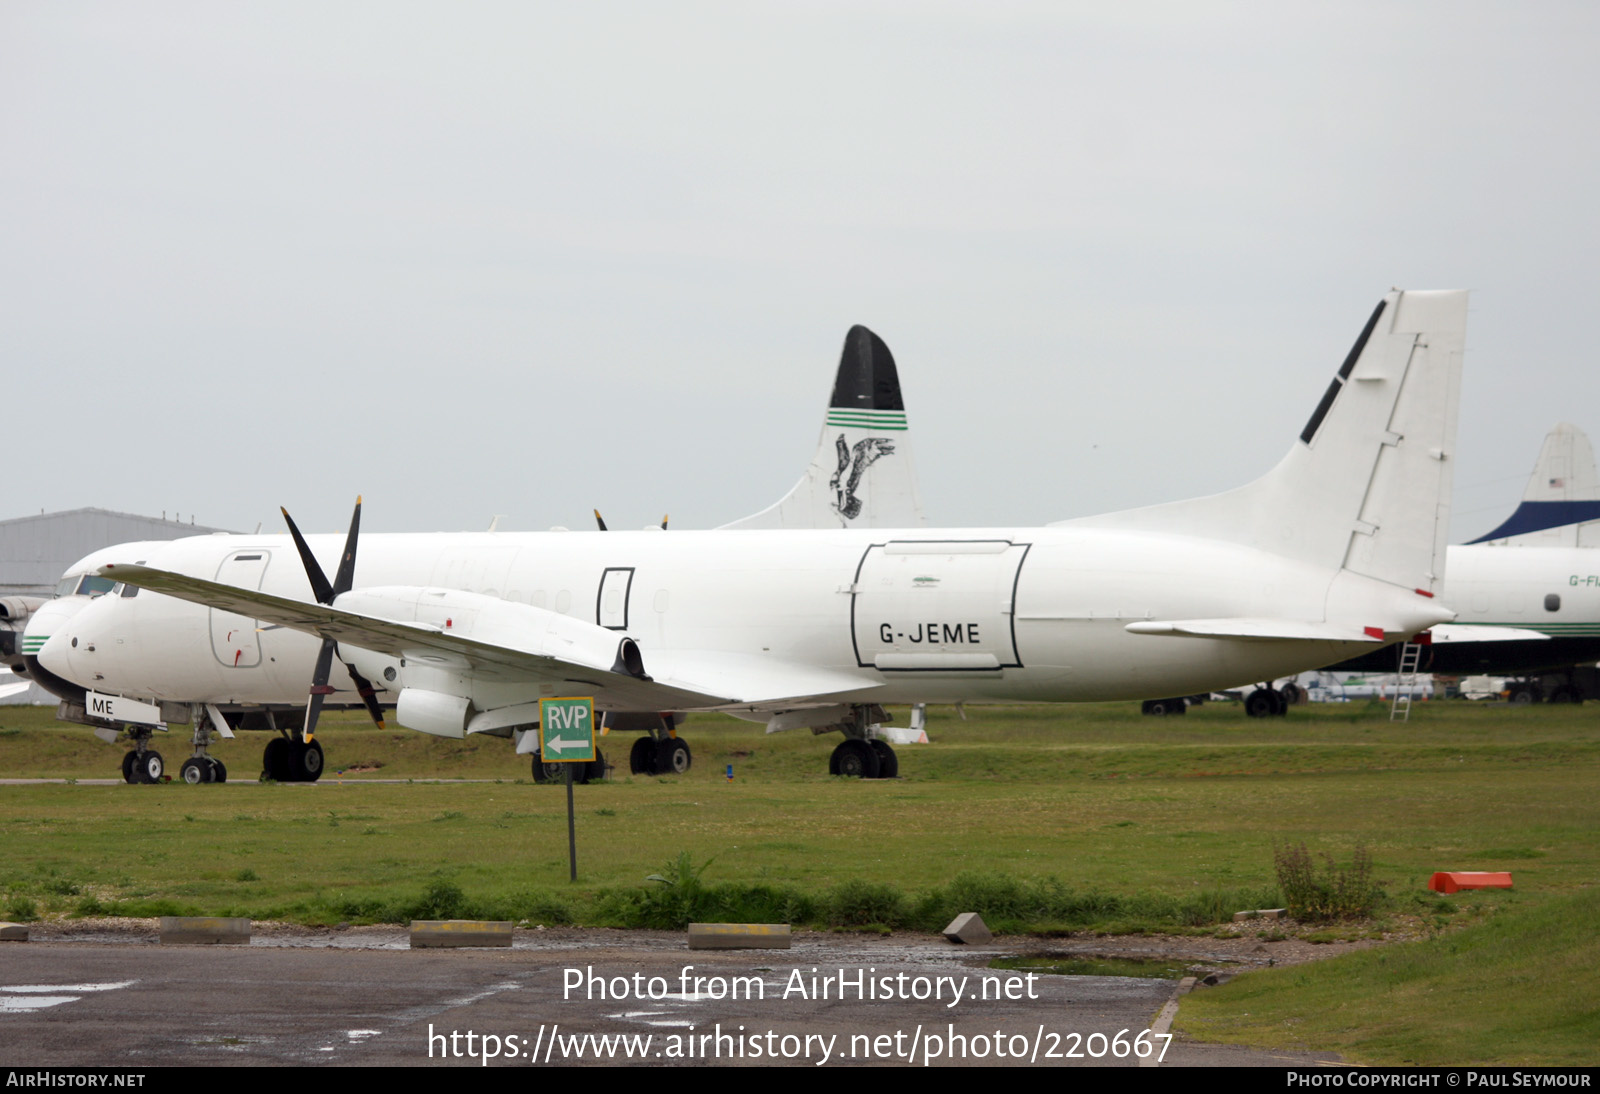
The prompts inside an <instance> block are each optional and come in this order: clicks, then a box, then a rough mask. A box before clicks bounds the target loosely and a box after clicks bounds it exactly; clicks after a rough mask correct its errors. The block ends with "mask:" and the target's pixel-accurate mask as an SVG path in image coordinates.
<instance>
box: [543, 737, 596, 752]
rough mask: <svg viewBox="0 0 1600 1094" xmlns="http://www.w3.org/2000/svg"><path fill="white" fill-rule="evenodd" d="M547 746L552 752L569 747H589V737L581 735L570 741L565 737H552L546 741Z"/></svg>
mask: <svg viewBox="0 0 1600 1094" xmlns="http://www.w3.org/2000/svg"><path fill="white" fill-rule="evenodd" d="M545 747H546V748H547V749H549V750H550V751H551V752H561V751H563V750H565V749H568V748H588V747H589V739H588V738H587V737H579V738H578V739H577V740H573V741H569V740H567V738H565V737H551V738H550V739H549V740H548V741H546V742H545Z"/></svg>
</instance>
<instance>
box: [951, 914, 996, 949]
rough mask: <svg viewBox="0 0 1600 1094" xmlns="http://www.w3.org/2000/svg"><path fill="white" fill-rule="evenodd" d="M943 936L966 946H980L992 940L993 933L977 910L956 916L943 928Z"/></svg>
mask: <svg viewBox="0 0 1600 1094" xmlns="http://www.w3.org/2000/svg"><path fill="white" fill-rule="evenodd" d="M944 936H945V938H946V939H948V940H949V941H951V942H960V943H965V944H966V945H968V946H981V945H983V944H984V943H985V942H993V941H994V935H993V933H991V932H990V930H989V928H988V927H987V926H986V925H985V924H984V922H983V917H982V916H981V915H979V914H978V913H977V912H962V913H961V914H960V915H958V916H956V917H955V918H954V919H952V920H951V921H950V925H949V926H948V927H946V928H945V929H944Z"/></svg>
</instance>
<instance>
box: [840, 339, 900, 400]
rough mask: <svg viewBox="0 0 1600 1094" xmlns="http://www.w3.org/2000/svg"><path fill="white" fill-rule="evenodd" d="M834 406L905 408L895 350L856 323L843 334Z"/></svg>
mask: <svg viewBox="0 0 1600 1094" xmlns="http://www.w3.org/2000/svg"><path fill="white" fill-rule="evenodd" d="M828 405H829V406H833V407H840V408H845V407H848V408H852V409H855V410H904V409H905V408H906V404H905V401H904V400H903V399H902V398H901V397H900V374H899V373H898V372H897V371H895V367H894V354H892V353H890V352H889V347H888V346H887V345H886V344H885V343H884V341H883V339H882V338H879V337H878V336H877V335H876V334H873V333H872V332H871V331H870V330H868V329H867V328H866V327H863V326H860V325H857V326H854V327H851V328H850V332H849V333H848V334H846V335H845V336H844V352H843V353H842V354H840V355H839V375H838V376H837V377H836V378H835V379H834V381H833V400H832V401H831V402H830V403H829V404H828Z"/></svg>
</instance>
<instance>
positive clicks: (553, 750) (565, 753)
mask: <svg viewBox="0 0 1600 1094" xmlns="http://www.w3.org/2000/svg"><path fill="white" fill-rule="evenodd" d="M539 761H540V762H541V763H557V764H565V765H566V766H567V858H568V861H569V862H570V863H571V870H570V875H571V876H570V880H572V881H577V880H578V832H577V825H576V824H575V822H574V821H573V813H572V765H573V764H586V763H592V762H594V700H593V699H540V700H539Z"/></svg>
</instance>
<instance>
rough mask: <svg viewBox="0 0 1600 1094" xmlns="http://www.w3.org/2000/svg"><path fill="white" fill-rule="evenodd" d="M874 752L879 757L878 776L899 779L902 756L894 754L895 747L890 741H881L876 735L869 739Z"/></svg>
mask: <svg viewBox="0 0 1600 1094" xmlns="http://www.w3.org/2000/svg"><path fill="white" fill-rule="evenodd" d="M867 744H868V745H869V746H870V747H871V749H872V752H873V754H874V755H875V756H877V757H878V778H880V779H898V778H899V777H900V757H898V756H896V755H895V754H894V749H893V748H891V747H890V746H889V742H888V741H880V740H878V739H877V738H876V737H874V738H873V739H872V740H870V741H868V742H867Z"/></svg>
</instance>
